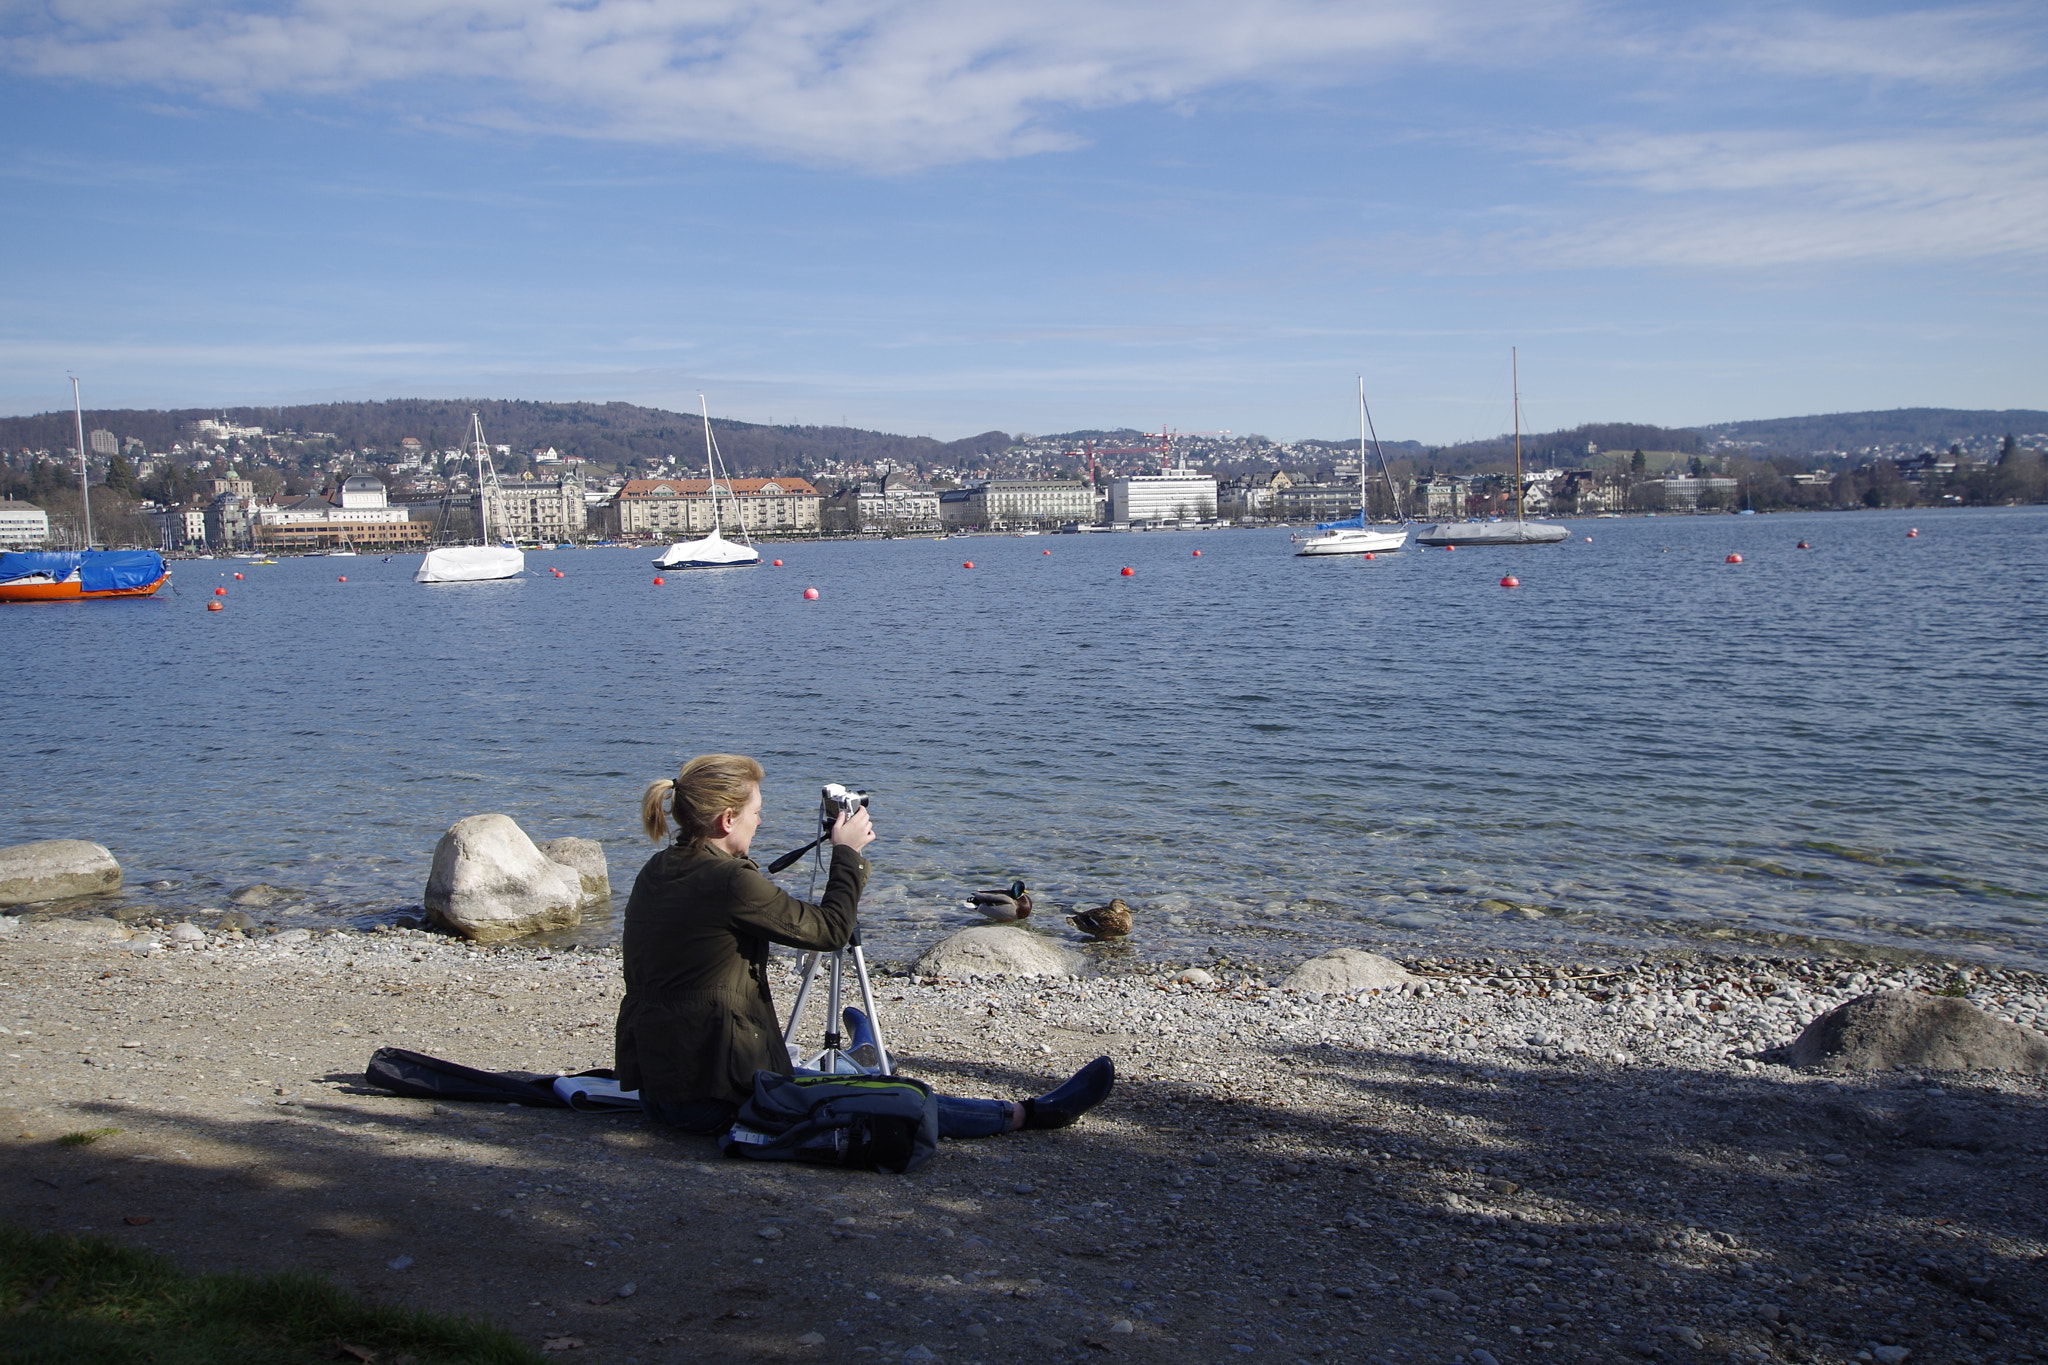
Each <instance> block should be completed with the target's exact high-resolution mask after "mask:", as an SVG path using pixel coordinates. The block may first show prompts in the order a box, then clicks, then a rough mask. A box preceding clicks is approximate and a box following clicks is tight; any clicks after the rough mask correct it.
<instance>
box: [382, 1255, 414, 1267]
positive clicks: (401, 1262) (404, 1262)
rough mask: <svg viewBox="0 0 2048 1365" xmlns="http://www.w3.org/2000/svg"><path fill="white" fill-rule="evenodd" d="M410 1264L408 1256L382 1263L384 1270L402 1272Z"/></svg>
mask: <svg viewBox="0 0 2048 1365" xmlns="http://www.w3.org/2000/svg"><path fill="white" fill-rule="evenodd" d="M411 1264H412V1257H410V1256H394V1257H392V1258H391V1259H390V1260H388V1261H386V1262H385V1263H384V1268H385V1269H386V1270H404V1269H405V1268H407V1267H408V1266H410V1265H411Z"/></svg>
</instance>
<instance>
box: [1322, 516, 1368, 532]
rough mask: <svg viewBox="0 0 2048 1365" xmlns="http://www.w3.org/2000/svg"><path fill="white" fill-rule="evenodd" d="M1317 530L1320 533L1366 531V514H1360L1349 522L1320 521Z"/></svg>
mask: <svg viewBox="0 0 2048 1365" xmlns="http://www.w3.org/2000/svg"><path fill="white" fill-rule="evenodd" d="M1316 529H1317V530H1318V531H1363V530H1364V529H1365V513H1363V512H1360V513H1359V514H1358V515H1357V516H1355V517H1352V518H1350V519H1349V520H1348V521H1319V522H1317V523H1316Z"/></svg>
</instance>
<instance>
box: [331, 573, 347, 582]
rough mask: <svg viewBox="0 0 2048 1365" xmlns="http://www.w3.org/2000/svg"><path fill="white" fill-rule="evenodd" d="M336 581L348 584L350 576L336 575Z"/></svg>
mask: <svg viewBox="0 0 2048 1365" xmlns="http://www.w3.org/2000/svg"><path fill="white" fill-rule="evenodd" d="M334 581H335V582H337V583H346V582H348V575H347V574H337V575H335V579H334Z"/></svg>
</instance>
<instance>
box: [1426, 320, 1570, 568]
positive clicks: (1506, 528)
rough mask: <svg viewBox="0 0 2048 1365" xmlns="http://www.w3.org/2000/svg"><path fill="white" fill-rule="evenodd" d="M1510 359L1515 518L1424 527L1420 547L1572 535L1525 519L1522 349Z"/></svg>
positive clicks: (1532, 541) (1550, 540)
mask: <svg viewBox="0 0 2048 1365" xmlns="http://www.w3.org/2000/svg"><path fill="white" fill-rule="evenodd" d="M1508 356H1509V363H1510V364H1511V365H1512V367H1513V372H1514V386H1515V519H1514V520H1513V521H1507V520H1505V519H1500V520H1495V521H1444V522H1438V523H1437V524H1436V525H1434V526H1425V527H1423V528H1422V531H1421V533H1420V534H1418V535H1417V536H1416V537H1415V543H1416V544H1418V545H1430V546H1436V545H1468V546H1478V545H1555V544H1556V543H1557V542H1558V541H1560V540H1563V539H1564V538H1565V537H1567V536H1569V535H1570V534H1571V532H1570V531H1567V530H1565V528H1564V527H1562V526H1551V525H1549V524H1547V523H1545V522H1541V521H1526V520H1524V519H1523V517H1522V359H1521V354H1520V351H1519V350H1518V349H1517V350H1510V351H1509V352H1508Z"/></svg>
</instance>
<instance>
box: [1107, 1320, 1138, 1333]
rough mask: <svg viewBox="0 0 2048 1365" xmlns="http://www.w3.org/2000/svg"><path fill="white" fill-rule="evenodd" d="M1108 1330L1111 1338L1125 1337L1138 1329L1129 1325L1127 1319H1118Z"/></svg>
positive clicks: (1129, 1322)
mask: <svg viewBox="0 0 2048 1365" xmlns="http://www.w3.org/2000/svg"><path fill="white" fill-rule="evenodd" d="M1109 1330H1110V1333H1111V1335H1113V1336H1119V1337H1127V1336H1129V1335H1130V1334H1131V1333H1133V1332H1135V1331H1137V1330H1138V1329H1137V1328H1136V1327H1133V1326H1132V1325H1131V1320H1130V1319H1129V1318H1118V1319H1117V1320H1116V1321H1115V1322H1112V1323H1111V1324H1110V1325H1109Z"/></svg>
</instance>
